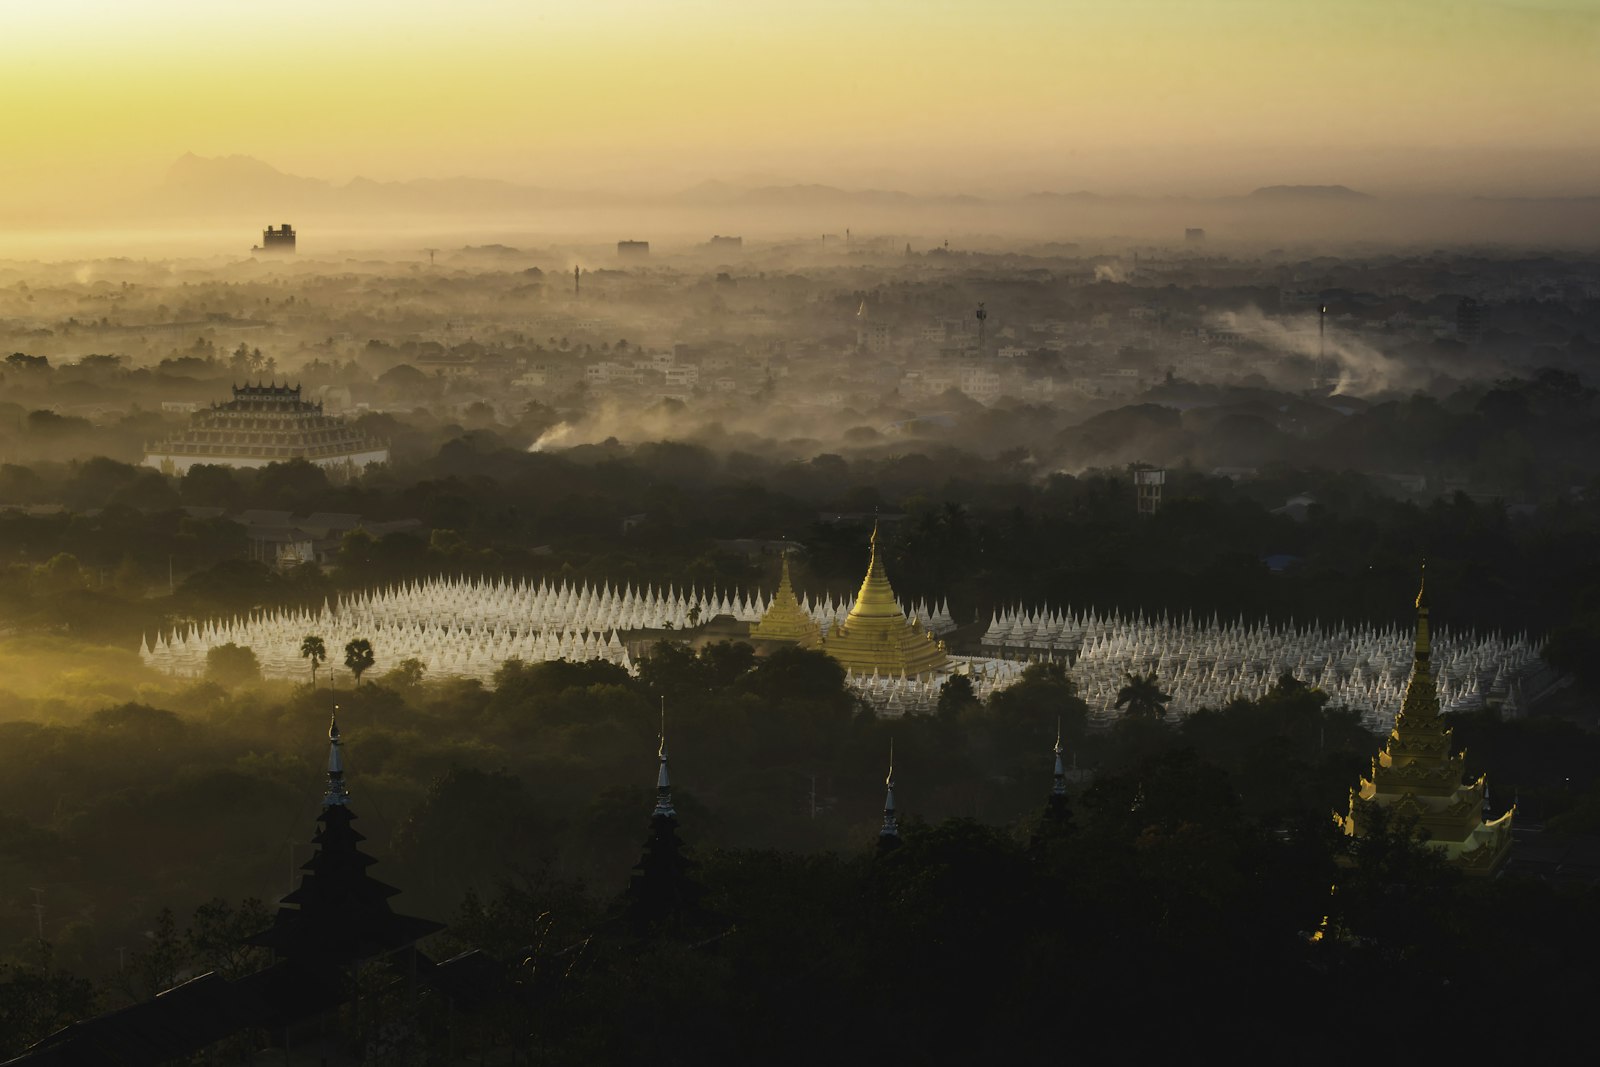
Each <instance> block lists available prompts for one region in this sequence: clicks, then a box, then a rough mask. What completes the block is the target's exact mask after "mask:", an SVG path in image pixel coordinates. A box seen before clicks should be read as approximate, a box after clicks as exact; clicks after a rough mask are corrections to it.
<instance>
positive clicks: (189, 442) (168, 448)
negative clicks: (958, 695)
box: [145, 382, 389, 473]
mask: <svg viewBox="0 0 1600 1067" xmlns="http://www.w3.org/2000/svg"><path fill="white" fill-rule="evenodd" d="M388 457H389V451H388V448H387V447H386V446H385V445H384V444H383V443H382V442H379V441H375V440H373V439H371V438H369V437H366V436H365V435H363V434H362V433H361V432H360V431H358V430H356V429H355V428H354V427H352V426H350V425H348V424H347V423H346V422H345V421H344V420H343V419H341V418H338V417H337V416H333V415H325V414H323V412H322V405H321V404H314V403H311V402H310V401H307V400H302V399H301V397H300V387H299V386H298V385H293V386H291V385H278V384H277V383H275V382H274V383H273V384H271V385H261V384H259V383H257V384H256V385H248V384H247V385H242V386H241V385H236V386H234V387H233V399H232V400H229V401H227V402H226V403H222V404H213V405H212V406H211V407H209V408H207V409H206V410H204V411H197V412H195V413H194V415H193V416H191V417H190V420H189V426H188V428H187V429H185V430H183V431H182V432H181V433H177V434H174V435H173V436H171V437H168V438H167V439H166V440H164V441H158V442H155V443H153V444H148V445H146V447H145V465H146V466H151V467H158V468H162V469H168V468H170V469H171V470H173V471H174V472H177V473H182V471H184V470H187V469H188V468H189V467H191V466H194V465H195V464H199V463H214V464H218V465H220V466H231V467H249V466H262V465H265V464H267V463H286V462H288V461H289V460H291V459H305V460H308V461H310V462H312V463H317V464H320V465H324V466H327V465H332V464H339V463H354V464H357V465H364V464H366V463H382V462H385V461H386V460H387V459H388Z"/></svg>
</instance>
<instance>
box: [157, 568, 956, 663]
mask: <svg viewBox="0 0 1600 1067" xmlns="http://www.w3.org/2000/svg"><path fill="white" fill-rule="evenodd" d="M802 604H803V606H804V607H805V608H806V610H807V611H808V612H809V613H810V614H811V616H812V618H814V619H816V620H817V623H818V625H819V626H820V627H821V628H822V629H823V630H824V631H826V630H828V629H830V628H832V627H833V626H834V625H836V624H837V623H838V622H839V621H840V620H843V619H844V617H845V616H846V615H847V614H848V613H849V610H850V604H849V603H846V602H844V601H840V600H831V599H821V598H819V599H817V600H815V601H813V600H811V599H810V598H807V599H806V600H805V601H803V602H802ZM770 606H771V600H770V598H768V597H766V596H764V595H762V594H760V593H755V594H752V595H750V596H743V595H740V594H739V593H737V592H735V593H733V594H731V595H728V594H722V593H717V592H711V593H705V594H702V593H700V592H698V591H697V590H693V589H690V590H688V591H687V592H682V593H680V592H679V591H677V590H675V589H673V588H670V587H669V588H667V589H665V590H658V589H655V588H647V589H644V590H636V589H634V588H633V587H632V586H629V587H627V588H621V587H613V586H611V585H610V584H606V585H604V586H601V587H599V588H596V587H594V586H591V585H589V584H587V583H586V584H584V585H582V586H581V587H580V586H575V585H572V584H570V583H567V582H562V583H561V584H560V585H550V584H549V583H546V582H540V583H538V584H537V585H533V584H531V583H528V582H519V581H506V580H505V579H497V580H479V579H464V580H463V579H432V580H428V581H421V582H410V583H405V584H402V585H398V586H391V587H388V588H385V589H381V590H372V591H369V592H365V593H360V594H356V595H353V596H349V597H340V598H339V600H338V602H337V603H336V604H333V605H330V604H329V603H328V602H326V601H324V602H323V605H322V608H321V610H320V611H307V610H299V611H273V612H266V613H257V614H252V615H250V616H248V617H243V618H241V617H238V616H235V617H234V618H231V619H214V620H210V621H207V622H204V623H201V624H199V625H191V626H188V627H185V628H183V629H182V630H181V631H177V632H173V633H169V634H161V635H158V636H157V638H156V640H155V641H154V643H150V642H148V641H147V640H145V639H141V641H140V655H141V657H143V659H144V660H145V662H147V663H148V664H150V665H151V666H152V667H155V668H156V669H158V670H161V671H164V672H166V673H169V674H175V675H181V676H188V677H199V676H201V675H203V674H204V673H205V667H206V653H207V652H208V651H210V650H211V649H212V648H215V647H217V646H219V645H224V644H230V643H231V644H235V645H240V646H245V647H249V648H251V649H252V650H254V652H255V654H256V659H257V661H258V662H260V664H261V670H262V673H263V674H264V675H265V676H266V677H268V678H293V677H298V676H300V675H301V674H303V673H306V672H308V671H309V669H310V668H309V664H308V662H307V661H306V660H304V659H303V658H302V657H301V655H300V642H301V641H302V639H303V638H304V637H305V636H306V635H307V634H311V633H315V634H317V635H319V636H321V637H322V638H323V641H324V644H325V645H326V646H327V649H328V653H329V657H330V659H331V660H332V661H333V663H334V664H335V665H337V664H338V663H340V662H341V661H342V658H343V648H344V646H345V644H346V642H348V641H350V640H352V639H353V638H356V637H363V638H365V639H366V640H368V641H369V642H371V644H372V647H373V652H374V660H375V662H374V665H373V668H372V669H373V673H374V674H375V675H378V674H382V673H383V672H384V671H385V670H388V669H390V668H392V667H394V666H395V665H396V664H398V663H400V662H401V661H403V660H407V659H415V660H419V661H420V662H421V663H422V664H423V666H424V667H425V668H426V669H427V671H428V673H429V674H432V675H435V676H444V675H451V676H458V677H467V678H477V679H479V680H481V681H485V682H487V681H489V680H490V679H491V678H492V677H493V675H494V672H495V671H496V670H497V669H498V668H499V667H500V665H501V664H502V663H504V662H505V661H506V660H508V659H511V658H513V657H515V658H518V659H521V660H523V661H524V662H530V663H531V662H541V661H545V660H557V659H568V660H588V659H604V660H609V661H610V662H613V663H616V664H618V665H620V666H623V667H628V668H630V669H631V668H632V665H633V661H632V657H631V656H630V655H629V653H628V651H627V649H626V648H625V647H624V646H623V643H622V640H621V638H620V636H619V634H620V633H623V632H627V631H635V630H687V629H691V628H693V627H694V626H696V625H698V624H702V623H706V622H709V621H711V620H712V619H713V618H716V617H717V616H719V615H726V616H731V617H733V618H734V619H736V620H738V621H739V622H744V623H755V622H757V621H759V620H760V619H761V617H762V615H764V614H766V612H767V609H768V608H769V607H770ZM901 607H902V610H906V611H907V614H908V615H911V614H914V615H916V616H917V617H919V618H922V619H925V620H929V621H928V622H927V625H928V626H930V627H931V628H934V630H935V633H947V632H949V631H950V630H952V629H954V628H955V625H956V624H955V621H954V620H953V619H952V618H951V617H950V608H949V605H948V604H942V605H940V607H939V609H938V610H937V611H934V612H929V611H928V608H927V606H926V605H925V604H920V603H919V604H916V605H913V606H911V607H909V608H907V606H906V605H904V604H902V605H901Z"/></svg>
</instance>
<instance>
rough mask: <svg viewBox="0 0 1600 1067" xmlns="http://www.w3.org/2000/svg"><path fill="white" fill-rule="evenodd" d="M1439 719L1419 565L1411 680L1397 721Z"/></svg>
mask: <svg viewBox="0 0 1600 1067" xmlns="http://www.w3.org/2000/svg"><path fill="white" fill-rule="evenodd" d="M1438 717H1439V689H1438V686H1437V685H1436V684H1435V682H1434V677H1433V636H1432V634H1431V633H1429V624H1428V564H1427V563H1426V562H1424V563H1423V564H1422V579H1421V583H1420V584H1419V585H1418V587H1417V630H1416V639H1415V641H1414V643H1413V650H1412V666H1411V680H1410V681H1409V682H1407V683H1406V695H1405V700H1404V702H1403V703H1402V704H1401V706H1400V720H1401V721H1402V722H1404V721H1407V720H1409V721H1411V722H1419V721H1421V720H1425V719H1436V718H1438Z"/></svg>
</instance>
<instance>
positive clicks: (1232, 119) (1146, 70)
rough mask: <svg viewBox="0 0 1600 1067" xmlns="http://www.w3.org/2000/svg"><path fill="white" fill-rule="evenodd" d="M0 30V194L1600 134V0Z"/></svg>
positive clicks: (1027, 171)
mask: <svg viewBox="0 0 1600 1067" xmlns="http://www.w3.org/2000/svg"><path fill="white" fill-rule="evenodd" d="M0 32H3V33H4V35H5V39H6V40H7V42H8V45H9V47H8V49H7V52H8V57H7V62H6V63H4V64H0V99H4V100H6V101H8V102H10V104H9V106H8V108H7V112H6V114H5V117H4V118H0V181H3V182H4V183H5V184H4V188H5V189H7V190H9V191H10V195H11V196H12V197H13V198H27V197H29V196H34V195H40V194H42V193H44V192H46V191H51V190H53V191H57V192H61V191H72V192H75V191H77V190H79V189H88V188H91V187H94V186H97V185H99V184H103V183H107V182H118V181H120V182H154V181H156V180H158V179H159V175H160V173H161V170H162V169H163V168H164V167H165V166H166V165H167V164H168V163H170V162H171V160H172V159H174V158H175V157H177V156H178V155H180V154H181V153H183V152H185V151H193V152H196V153H199V154H201V155H224V154H234V153H238V154H245V155H251V156H255V157H257V158H260V159H264V160H266V161H268V162H270V163H272V164H274V165H275V166H278V167H280V168H281V169H284V170H287V171H290V172H293V173H300V174H311V175H316V176H320V177H328V178H335V179H343V178H348V177H350V176H353V175H356V174H363V175H367V176H371V177H376V178H409V177H417V176H445V175H454V174H463V173H466V174H479V175H492V176H498V177H506V178H512V179H516V180H524V181H534V182H541V181H542V182H546V183H549V184H571V183H573V182H578V181H586V180H587V181H599V182H603V183H605V184H611V185H623V184H629V183H631V182H636V183H642V182H646V181H649V180H651V179H656V180H660V181H663V182H667V183H670V184H673V185H674V186H676V185H682V184H687V183H689V182H692V181H695V180H698V179H700V178H703V177H711V176H721V175H736V174H739V173H750V172H759V173H761V174H763V175H766V176H770V177H774V178H778V179H780V180H782V179H786V180H796V181H814V180H838V181H843V182H846V183H848V182H850V181H852V180H854V181H856V182H857V183H860V182H862V181H865V180H867V179H869V178H872V177H880V176H881V177H882V178H883V180H884V181H885V182H894V181H898V183H899V184H901V185H903V186H907V187H920V188H951V189H954V188H964V187H967V186H973V185H982V184H983V183H984V182H986V181H987V182H990V183H992V182H994V181H996V180H998V178H997V175H1005V174H1016V175H1027V176H1029V177H1030V180H1031V179H1032V178H1033V177H1035V176H1037V177H1038V179H1039V180H1041V181H1043V180H1045V179H1048V178H1051V177H1052V176H1059V177H1060V179H1061V182H1063V183H1065V184H1067V185H1074V184H1075V185H1091V186H1098V187H1101V188H1107V187H1109V186H1111V185H1114V184H1125V185H1128V186H1130V187H1138V188H1141V189H1147V188H1156V187H1161V186H1163V185H1165V186H1168V187H1171V188H1173V189H1180V188H1181V187H1182V186H1183V183H1184V179H1185V175H1186V174H1187V175H1189V176H1191V177H1193V178H1194V179H1195V180H1197V181H1200V182H1201V183H1202V184H1206V185H1208V186H1217V185H1225V184H1226V183H1227V181H1228V179H1229V175H1230V168H1237V169H1238V170H1239V171H1240V172H1241V173H1240V180H1242V181H1245V182H1246V183H1247V184H1248V183H1250V182H1259V180H1261V179H1262V177H1263V176H1265V175H1267V174H1268V172H1270V171H1272V170H1273V168H1274V167H1277V168H1278V169H1279V170H1281V171H1282V172H1283V174H1284V177H1283V180H1294V181H1316V180H1323V181H1330V182H1331V181H1340V180H1345V179H1346V174H1345V173H1341V172H1337V171H1339V169H1340V168H1344V169H1345V171H1349V170H1350V169H1351V168H1352V167H1354V168H1355V171H1356V172H1359V170H1360V165H1361V164H1360V161H1361V160H1363V159H1365V160H1367V161H1368V169H1369V170H1371V169H1372V168H1373V167H1377V168H1378V169H1377V171H1374V173H1376V174H1379V175H1380V180H1381V173H1382V172H1384V168H1387V170H1388V171H1392V172H1395V173H1397V174H1401V175H1405V174H1407V173H1409V174H1410V177H1411V178H1413V179H1415V178H1416V177H1417V175H1416V173H1415V171H1416V170H1417V169H1418V168H1421V167H1425V166H1427V165H1428V164H1427V163H1426V161H1427V160H1428V159H1430V158H1434V157H1433V156H1430V153H1435V154H1437V153H1444V154H1445V155H1446V156H1449V157H1450V158H1457V157H1460V156H1461V155H1462V154H1463V153H1466V154H1467V155H1468V156H1470V155H1471V154H1472V153H1474V152H1477V151H1480V150H1482V151H1485V152H1491V153H1500V154H1501V155H1507V154H1511V155H1514V154H1515V153H1517V152H1527V151H1532V152H1536V153H1543V154H1548V155H1550V156H1551V157H1552V158H1557V157H1559V158H1565V157H1566V156H1568V155H1574V154H1576V155H1583V154H1585V153H1593V152H1595V151H1596V147H1595V146H1596V145H1597V144H1600V0H1498V2H1487V0H1481V2H1480V0H1439V2H1435V0H1382V2H1378V0H1344V2H1338V0H1329V2H1319V3H1313V2H1301V0H1212V2H1208V0H1115V2H1111V0H1096V2H1093V3H1089V2H1081V0H1048V2H1037V0H984V2H976V0H968V2H962V3H955V2H949V0H945V2H940V0H876V2H875V0H853V2H848V3H847V2H841V0H804V2H789V0H785V2H782V3H779V2H774V0H740V2H717V0H571V2H568V3H561V4H555V3H548V2H544V0H515V2H512V0H450V2H448V3H446V2H427V3H419V2H406V0H384V2H379V0H316V2H310V0H270V2H269V0H227V2H222V0H206V2H192V0H139V2H136V3H135V2H129V0H48V2H46V0H5V2H4V3H3V4H0ZM1452 153H1453V154H1454V155H1451V154H1452ZM1541 158H1542V157H1541ZM1318 161H1325V163H1323V162H1318ZM1351 161H1354V162H1351ZM1374 161H1376V162H1374ZM1319 166H1322V167H1324V169H1327V170H1328V171H1329V173H1326V174H1321V175H1319V174H1317V173H1316V172H1317V170H1318V167H1319ZM1407 168H1410V171H1409V172H1408V169H1407ZM1258 172H1259V173H1258ZM1357 177H1359V173H1358V174H1357ZM1452 177H1453V178H1455V179H1456V180H1460V179H1461V177H1462V176H1461V175H1459V174H1457V175H1453V176H1452ZM1469 177H1470V176H1469ZM1075 178H1076V179H1081V180H1079V181H1076V182H1074V181H1073V179H1075ZM1019 180H1021V179H1019Z"/></svg>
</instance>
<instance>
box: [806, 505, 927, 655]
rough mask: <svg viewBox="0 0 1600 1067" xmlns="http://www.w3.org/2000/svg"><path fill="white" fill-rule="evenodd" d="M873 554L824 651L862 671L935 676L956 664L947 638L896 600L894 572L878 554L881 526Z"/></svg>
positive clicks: (824, 643) (826, 638)
mask: <svg viewBox="0 0 1600 1067" xmlns="http://www.w3.org/2000/svg"><path fill="white" fill-rule="evenodd" d="M871 546H872V557H871V560H870V561H869V563H868V564H867V576H866V577H865V578H864V579H862V581H861V590H860V592H858V593H857V594H856V603H855V607H853V608H851V609H850V614H849V615H848V616H846V617H845V620H844V621H843V622H841V623H839V624H838V625H836V626H834V627H833V628H832V629H830V630H829V631H828V632H827V633H826V634H824V635H823V637H822V650H823V651H824V652H826V653H827V654H828V655H830V656H832V657H833V658H834V659H836V660H838V661H839V662H840V663H842V664H844V667H845V669H846V670H848V671H851V672H856V673H861V674H872V673H881V674H885V675H890V676H895V675H916V674H929V673H932V672H935V671H940V670H943V669H944V668H945V667H946V666H947V665H948V664H949V662H950V657H949V656H948V655H947V654H946V653H945V647H944V642H943V641H936V640H934V637H933V634H931V633H929V632H928V631H927V630H925V629H923V626H922V622H921V620H919V619H910V620H907V619H906V613H905V612H904V611H903V610H902V609H901V607H900V602H899V601H898V600H896V599H895V595H894V589H893V588H892V587H891V586H890V585H889V576H888V574H887V573H885V571H884V569H883V560H882V559H881V558H879V556H878V528H877V527H876V526H874V527H873V528H872V541H871Z"/></svg>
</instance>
